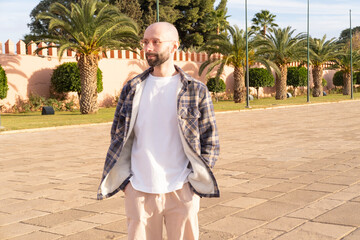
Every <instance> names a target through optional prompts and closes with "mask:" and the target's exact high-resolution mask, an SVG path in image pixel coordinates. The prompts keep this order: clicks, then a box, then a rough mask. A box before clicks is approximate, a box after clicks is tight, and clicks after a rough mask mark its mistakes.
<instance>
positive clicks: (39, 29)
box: [24, 0, 76, 43]
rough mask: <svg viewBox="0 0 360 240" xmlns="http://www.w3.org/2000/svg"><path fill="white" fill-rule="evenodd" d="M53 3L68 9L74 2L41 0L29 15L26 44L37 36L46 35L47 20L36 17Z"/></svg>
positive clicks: (69, 0)
mask: <svg viewBox="0 0 360 240" xmlns="http://www.w3.org/2000/svg"><path fill="white" fill-rule="evenodd" d="M55 2H57V3H60V4H62V5H64V6H66V7H67V8H70V4H71V3H75V2H76V0H41V1H40V2H39V3H38V5H36V6H35V8H34V9H33V10H32V11H31V13H30V23H28V24H27V26H28V28H29V29H30V33H29V34H26V35H25V36H24V40H25V42H26V43H29V42H30V41H31V40H36V39H37V38H38V37H39V36H43V35H46V34H48V28H49V20H47V19H38V18H36V16H37V15H39V14H40V13H43V12H46V11H48V10H49V8H50V5H51V4H53V3H55Z"/></svg>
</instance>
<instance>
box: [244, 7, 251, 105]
mask: <svg viewBox="0 0 360 240" xmlns="http://www.w3.org/2000/svg"><path fill="white" fill-rule="evenodd" d="M245 34H246V108H250V104H249V102H250V101H249V49H248V47H249V46H248V45H249V44H248V28H247V0H245Z"/></svg>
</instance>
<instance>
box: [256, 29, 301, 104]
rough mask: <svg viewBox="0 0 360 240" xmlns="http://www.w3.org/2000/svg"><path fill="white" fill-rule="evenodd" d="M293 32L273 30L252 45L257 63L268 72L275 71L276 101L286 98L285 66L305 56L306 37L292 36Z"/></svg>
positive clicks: (258, 38)
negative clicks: (271, 69)
mask: <svg viewBox="0 0 360 240" xmlns="http://www.w3.org/2000/svg"><path fill="white" fill-rule="evenodd" d="M294 32H295V30H291V27H287V28H284V29H281V28H278V29H274V31H273V32H272V33H271V34H266V36H265V38H263V37H257V39H256V40H255V43H254V44H255V46H256V47H257V51H256V54H257V55H258V56H259V61H260V62H261V63H263V64H264V65H265V66H266V67H267V68H268V70H269V71H270V68H271V67H272V68H273V69H274V70H275V71H276V81H275V87H276V96H275V98H276V99H278V100H282V99H286V98H287V96H286V93H287V92H286V90H287V89H286V79H287V65H288V64H289V63H291V62H293V61H298V60H302V59H303V58H304V57H305V55H306V51H305V48H304V44H303V41H304V39H305V37H306V35H305V34H303V33H299V34H297V35H295V36H294Z"/></svg>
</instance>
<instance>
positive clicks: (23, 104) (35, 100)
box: [12, 93, 75, 112]
mask: <svg viewBox="0 0 360 240" xmlns="http://www.w3.org/2000/svg"><path fill="white" fill-rule="evenodd" d="M44 106H52V107H53V108H54V110H55V111H73V110H74V107H75V104H74V101H73V100H70V101H59V100H57V99H54V98H48V99H46V98H45V97H42V96H39V95H37V94H33V93H30V95H29V99H27V100H23V99H21V98H20V97H18V98H17V100H16V104H15V105H14V106H12V110H13V111H14V112H34V111H41V110H42V107H44Z"/></svg>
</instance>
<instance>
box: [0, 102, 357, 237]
mask: <svg viewBox="0 0 360 240" xmlns="http://www.w3.org/2000/svg"><path fill="white" fill-rule="evenodd" d="M359 116H360V102H359V101H348V102H340V103H332V104H322V105H305V106H297V107H291V108H278V109H276V108H274V109H267V110H259V111H258V110H256V111H253V110H250V111H241V112H232V113H226V114H223V113H217V114H216V118H217V122H218V127H219V133H220V142H221V155H220V159H219V161H218V162H217V164H216V166H215V168H214V174H215V176H216V178H217V179H218V182H219V186H220V190H221V197H220V198H211V199H207V198H202V199H201V209H200V213H199V218H200V219H199V222H200V239H201V240H206V239H213V240H214V239H215V240H234V239H261V240H267V239H291V240H293V239H296V240H298V239H306V240H308V239H316V240H318V239H344V240H354V239H356V240H357V239H360V220H359V219H360V218H359V216H360V212H359V209H360V135H359V134H358V133H359V132H360V118H359ZM110 126H111V125H110V123H108V124H99V125H91V126H76V127H66V128H52V129H45V130H41V131H38V130H30V131H23V132H17V133H11V134H7V133H0V153H1V156H0V182H1V188H0V239H22V240H23V239H25V240H26V239H45V240H47V239H49V240H51V239H66V240H70V239H76V240H78V239H89V240H92V239H127V234H126V216H125V210H124V198H123V195H122V194H121V193H119V194H117V195H115V196H113V197H112V198H110V199H106V200H104V201H97V200H96V190H97V187H98V184H99V181H100V177H101V173H102V167H103V164H104V157H105V155H106V151H107V148H108V144H109V141H110V136H109V132H110Z"/></svg>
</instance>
